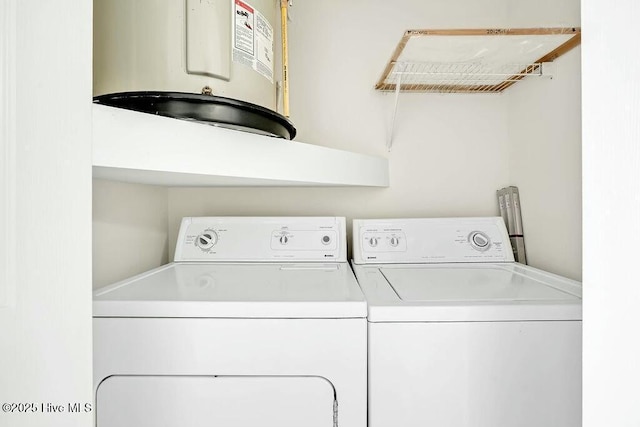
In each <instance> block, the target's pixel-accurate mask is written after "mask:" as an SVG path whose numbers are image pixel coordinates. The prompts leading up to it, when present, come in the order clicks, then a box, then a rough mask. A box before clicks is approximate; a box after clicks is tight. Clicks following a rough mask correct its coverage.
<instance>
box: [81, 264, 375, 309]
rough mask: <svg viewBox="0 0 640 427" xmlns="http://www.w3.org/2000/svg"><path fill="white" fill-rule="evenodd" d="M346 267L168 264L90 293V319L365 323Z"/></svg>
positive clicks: (362, 302) (360, 300) (360, 301)
mask: <svg viewBox="0 0 640 427" xmlns="http://www.w3.org/2000/svg"><path fill="white" fill-rule="evenodd" d="M366 314H367V309H366V303H365V300H364V296H363V295H362V292H361V291H360V288H359V287H358V284H357V282H356V280H355V277H354V275H353V273H352V271H351V269H350V268H349V266H348V264H346V263H332V264H297V263H285V264H274V263H270V264H249V263H235V264H209V263H172V264H168V265H166V266H164V267H160V268H158V269H155V270H152V271H150V272H148V273H144V274H142V275H139V276H136V277H133V278H131V279H127V280H125V281H123V282H119V283H116V284H114V285H111V286H108V287H105V288H102V289H98V290H96V291H95V292H94V298H93V315H94V317H204V318H364V317H366Z"/></svg>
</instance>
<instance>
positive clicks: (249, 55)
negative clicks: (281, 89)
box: [93, 0, 279, 111]
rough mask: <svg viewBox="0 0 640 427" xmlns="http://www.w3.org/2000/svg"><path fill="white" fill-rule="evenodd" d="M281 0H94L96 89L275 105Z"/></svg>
mask: <svg viewBox="0 0 640 427" xmlns="http://www.w3.org/2000/svg"><path fill="white" fill-rule="evenodd" d="M278 10H279V1H277V0H94V39H93V48H94V49H93V52H94V57H93V82H94V83H93V93H94V95H96V96H97V95H104V94H111V93H118V92H132V91H154V92H158V91H165V92H181V93H191V94H201V93H207V94H212V95H215V96H219V97H226V98H233V99H236V100H240V101H245V102H248V103H252V104H257V105H259V106H262V107H265V108H267V109H270V110H272V111H275V110H276V89H275V87H276V86H275V78H274V65H275V60H274V59H275V58H274V35H275V31H276V30H277V29H278V27H277V25H278V22H279V12H278Z"/></svg>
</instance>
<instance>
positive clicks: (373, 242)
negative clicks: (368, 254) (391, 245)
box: [369, 237, 378, 248]
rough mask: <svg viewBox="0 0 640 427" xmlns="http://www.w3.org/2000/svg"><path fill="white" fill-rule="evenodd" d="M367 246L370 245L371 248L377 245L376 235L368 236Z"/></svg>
mask: <svg viewBox="0 0 640 427" xmlns="http://www.w3.org/2000/svg"><path fill="white" fill-rule="evenodd" d="M369 246H371V247H372V248H375V247H376V246H378V238H377V237H371V238H369Z"/></svg>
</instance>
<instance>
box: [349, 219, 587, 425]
mask: <svg viewBox="0 0 640 427" xmlns="http://www.w3.org/2000/svg"><path fill="white" fill-rule="evenodd" d="M353 256H354V265H353V267H354V271H355V273H356V277H357V279H358V281H359V284H360V286H361V288H362V290H363V291H364V294H365V297H366V299H367V302H368V306H369V313H368V322H369V426H370V427H388V426H392V425H395V426H403V427H418V426H420V427H423V426H439V427H471V426H473V427H540V426H545V427H579V426H580V425H581V389H582V384H581V369H582V365H581V330H582V304H581V285H580V283H579V282H576V281H573V280H569V279H565V278H562V277H559V276H556V275H553V274H550V273H547V272H544V271H541V270H538V269H536V268H532V267H528V266H526V265H522V264H518V263H515V262H514V261H513V253H512V250H511V247H510V242H509V236H508V233H507V230H506V228H505V226H504V222H503V221H502V219H501V218H445V219H389V220H354V222H353Z"/></svg>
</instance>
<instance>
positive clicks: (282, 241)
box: [280, 234, 289, 245]
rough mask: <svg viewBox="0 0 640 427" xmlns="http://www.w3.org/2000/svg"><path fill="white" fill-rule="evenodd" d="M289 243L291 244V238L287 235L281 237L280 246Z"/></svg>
mask: <svg viewBox="0 0 640 427" xmlns="http://www.w3.org/2000/svg"><path fill="white" fill-rule="evenodd" d="M287 243H289V237H288V236H287V235H286V234H283V235H282V236H280V244H282V245H286V244H287Z"/></svg>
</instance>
